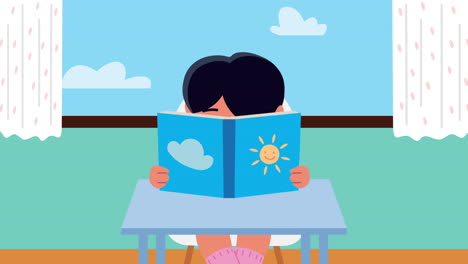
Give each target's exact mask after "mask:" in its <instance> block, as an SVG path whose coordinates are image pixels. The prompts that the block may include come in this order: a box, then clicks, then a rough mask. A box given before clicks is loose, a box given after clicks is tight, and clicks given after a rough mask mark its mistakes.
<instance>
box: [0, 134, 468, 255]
mask: <svg viewBox="0 0 468 264" xmlns="http://www.w3.org/2000/svg"><path fill="white" fill-rule="evenodd" d="M156 134H157V130H156V129H71V128H68V129H64V130H63V136H62V137H61V138H59V139H57V138H51V139H48V140H47V141H45V142H40V141H39V140H37V139H32V140H27V141H23V140H20V139H18V138H17V137H11V138H8V139H5V138H3V137H0V248H7V249H15V248H17V249H28V248H39V249H48V248H57V249H60V248H71V249H74V248H76V249H81V248H97V249H98V248H136V246H137V240H136V238H135V237H133V236H123V235H121V234H120V225H121V224H122V222H123V219H124V215H125V212H126V209H127V206H128V204H129V202H130V198H131V195H132V192H133V189H134V187H135V184H136V181H137V179H141V178H147V176H148V172H149V168H150V167H151V166H152V165H155V164H157V154H156V149H157V136H156ZM301 156H302V161H301V163H302V164H304V165H307V166H309V168H310V170H311V174H312V177H313V178H324V179H330V180H331V182H332V184H333V187H334V189H335V192H336V195H337V199H338V201H339V203H340V206H341V208H342V211H343V215H344V218H345V220H346V223H347V225H348V228H349V233H348V234H347V235H345V236H333V237H331V238H330V247H331V248H351V249H354V248H356V249H359V248H367V249H372V248H384V249H394V248H403V249H405V248H443V249H449V248H454V249H457V248H465V249H466V248H468V240H467V237H468V226H467V225H466V223H468V210H467V206H468V191H467V188H468V173H467V172H468V162H467V160H468V138H464V139H459V138H456V137H453V136H451V137H449V138H447V139H445V140H443V141H436V140H431V139H423V140H421V141H419V142H415V141H413V140H411V139H409V138H400V139H396V138H394V137H393V132H392V129H311V128H309V129H303V130H302V154H301ZM152 242H153V243H154V241H152ZM167 243H168V247H169V248H176V247H178V246H177V245H176V244H175V243H174V242H172V241H171V240H170V239H168V240H167ZM298 247H299V244H296V245H294V246H293V248H298Z"/></svg>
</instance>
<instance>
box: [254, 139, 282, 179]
mask: <svg viewBox="0 0 468 264" xmlns="http://www.w3.org/2000/svg"><path fill="white" fill-rule="evenodd" d="M258 140H259V141H260V143H262V145H264V146H263V147H262V149H260V151H259V150H258V149H253V148H251V149H250V151H252V152H258V153H259V157H260V159H259V160H256V161H254V162H253V163H252V166H254V165H257V164H258V163H259V162H260V161H262V162H263V163H264V164H265V168H264V169H263V174H264V175H266V174H267V171H268V165H273V164H275V163H276V162H277V161H278V160H279V159H283V160H290V159H289V158H287V157H281V153H280V149H284V148H285V147H287V146H288V144H283V145H282V146H281V147H279V148H278V147H277V146H275V145H273V143H275V140H276V135H273V137H272V138H271V144H268V145H265V141H264V140H263V138H262V137H260V136H259V137H258ZM275 168H276V170H277V171H278V172H281V169H280V167H279V166H278V164H275Z"/></svg>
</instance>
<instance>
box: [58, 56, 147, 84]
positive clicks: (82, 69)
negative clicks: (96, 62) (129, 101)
mask: <svg viewBox="0 0 468 264" xmlns="http://www.w3.org/2000/svg"><path fill="white" fill-rule="evenodd" d="M125 75H126V71H125V66H124V65H123V64H122V63H120V62H111V63H109V64H106V65H104V66H103V67H102V68H100V69H99V70H97V71H96V70H94V69H92V68H90V67H88V66H84V65H78V66H74V67H72V68H70V69H69V70H68V71H67V73H65V76H64V77H63V88H78V89H101V88H105V89H109V88H110V89H145V88H151V80H150V79H149V78H147V77H133V78H128V79H125V78H126V76H125Z"/></svg>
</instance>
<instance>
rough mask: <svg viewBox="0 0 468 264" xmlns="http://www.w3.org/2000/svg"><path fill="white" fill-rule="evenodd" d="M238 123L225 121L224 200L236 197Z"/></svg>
mask: <svg viewBox="0 0 468 264" xmlns="http://www.w3.org/2000/svg"><path fill="white" fill-rule="evenodd" d="M235 135H236V123H235V120H229V119H225V120H224V121H223V162H224V164H223V168H224V198H234V197H235V191H236V189H235V184H236V182H235V175H236V171H235V170H236V166H235V165H236V164H235V158H236V153H235V151H236V136H235Z"/></svg>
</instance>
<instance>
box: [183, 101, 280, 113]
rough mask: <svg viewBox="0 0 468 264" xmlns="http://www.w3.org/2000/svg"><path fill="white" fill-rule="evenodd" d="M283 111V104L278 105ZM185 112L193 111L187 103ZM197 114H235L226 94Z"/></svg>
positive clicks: (278, 109)
mask: <svg viewBox="0 0 468 264" xmlns="http://www.w3.org/2000/svg"><path fill="white" fill-rule="evenodd" d="M283 111H284V108H283V106H282V105H280V106H278V108H277V109H276V112H283ZM185 112H186V113H191V112H190V110H189V109H188V107H187V105H185ZM196 114H204V115H212V116H226V117H232V116H234V114H233V113H232V112H231V110H230V109H229V107H228V106H227V105H226V102H225V101H224V96H221V98H220V99H219V100H218V102H216V103H215V104H214V105H213V106H212V107H210V108H209V109H208V110H207V111H203V112H197V113H196Z"/></svg>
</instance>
